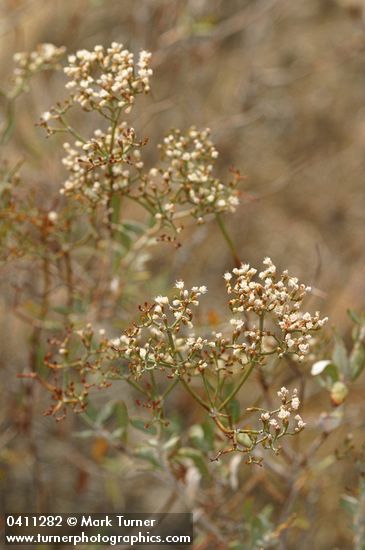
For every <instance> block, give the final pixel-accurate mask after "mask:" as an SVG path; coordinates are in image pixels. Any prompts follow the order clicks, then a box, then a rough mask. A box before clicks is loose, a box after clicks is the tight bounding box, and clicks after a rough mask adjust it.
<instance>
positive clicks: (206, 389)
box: [201, 371, 213, 407]
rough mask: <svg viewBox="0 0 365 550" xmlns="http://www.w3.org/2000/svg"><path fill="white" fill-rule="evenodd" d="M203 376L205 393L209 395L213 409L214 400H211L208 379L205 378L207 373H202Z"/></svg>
mask: <svg viewBox="0 0 365 550" xmlns="http://www.w3.org/2000/svg"><path fill="white" fill-rule="evenodd" d="M201 375H202V378H203V382H204V388H205V393H206V395H207V397H208V401H209V403H210V404H211V406H212V407H213V400H212V398H211V396H210V390H209V385H208V381H207V379H206V378H205V372H204V371H203V372H202V373H201Z"/></svg>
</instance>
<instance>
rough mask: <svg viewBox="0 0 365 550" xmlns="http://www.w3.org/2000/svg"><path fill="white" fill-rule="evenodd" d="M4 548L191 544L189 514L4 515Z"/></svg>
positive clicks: (190, 515)
mask: <svg viewBox="0 0 365 550" xmlns="http://www.w3.org/2000/svg"><path fill="white" fill-rule="evenodd" d="M4 523H5V544H6V545H39V544H53V545H60V546H61V545H66V544H67V545H71V546H74V547H77V546H84V545H93V544H103V545H106V546H108V545H109V546H117V545H118V546H129V547H131V546H136V547H137V545H151V546H152V545H168V544H170V545H172V546H174V545H179V546H190V545H192V544H193V518H192V514H138V513H136V514H129V513H128V514H127V513H125V514H123V513H120V514H108V513H107V514H87V513H85V514H6V515H5V522H4Z"/></svg>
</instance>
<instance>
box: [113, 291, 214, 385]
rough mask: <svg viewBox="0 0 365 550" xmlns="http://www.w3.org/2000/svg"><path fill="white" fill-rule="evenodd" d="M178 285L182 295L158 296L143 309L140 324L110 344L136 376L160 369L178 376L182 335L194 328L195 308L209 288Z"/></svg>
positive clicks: (182, 342) (183, 342)
mask: <svg viewBox="0 0 365 550" xmlns="http://www.w3.org/2000/svg"><path fill="white" fill-rule="evenodd" d="M175 286H176V289H177V290H178V294H177V295H176V296H174V298H173V299H172V300H169V298H168V297H167V296H157V297H156V298H155V300H154V303H153V304H151V305H148V304H145V306H144V307H141V308H140V309H141V311H142V318H141V321H140V323H138V324H135V325H134V326H133V327H132V328H131V329H129V330H127V331H125V332H124V333H123V334H122V336H120V337H119V338H116V339H113V340H111V341H110V346H111V349H113V350H114V351H116V352H117V356H119V357H122V358H127V359H128V363H129V368H130V370H131V371H132V372H133V373H134V375H135V376H136V377H139V376H141V374H142V373H143V372H144V371H146V370H151V369H154V368H156V367H159V368H161V369H163V370H168V371H170V374H174V373H175V372H176V371H177V370H178V367H179V365H181V363H182V357H181V353H182V351H183V348H184V347H185V339H184V338H181V335H180V334H179V333H180V332H181V330H182V329H183V327H188V328H192V327H193V324H192V317H193V314H192V310H191V307H192V306H198V305H199V300H198V298H199V297H200V296H201V295H202V294H205V293H206V292H207V288H206V287H205V286H200V287H193V288H192V289H191V290H187V289H185V288H184V287H185V285H184V283H183V281H177V283H176V285H175ZM146 332H147V334H146ZM179 336H180V337H179ZM185 366H186V365H185Z"/></svg>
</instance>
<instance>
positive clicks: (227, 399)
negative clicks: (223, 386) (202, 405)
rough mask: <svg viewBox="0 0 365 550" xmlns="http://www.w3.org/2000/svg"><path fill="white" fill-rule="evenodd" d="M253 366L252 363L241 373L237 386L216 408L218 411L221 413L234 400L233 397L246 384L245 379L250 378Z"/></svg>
mask: <svg viewBox="0 0 365 550" xmlns="http://www.w3.org/2000/svg"><path fill="white" fill-rule="evenodd" d="M254 366H255V363H252V364H251V365H250V367H249V368H248V369H247V370H246V371H245V372H244V373H243V375H242V377H241V379H240V380H239V382H238V384H237V386H236V387H235V388H234V389H233V390H232V391H231V393H230V394H229V395H228V396H227V397H226V399H225V400H224V401H223V403H221V404H220V405H219V407H218V411H221V410H222V409H224V407H225V406H226V405H228V403H229V402H230V401H231V400H232V399H233V398H234V396H235V395H236V394H237V393H238V392H239V391H240V389H241V388H242V386H243V384H244V383H245V382H246V380H247V378H248V377H249V376H250V374H251V372H252V371H253V368H254Z"/></svg>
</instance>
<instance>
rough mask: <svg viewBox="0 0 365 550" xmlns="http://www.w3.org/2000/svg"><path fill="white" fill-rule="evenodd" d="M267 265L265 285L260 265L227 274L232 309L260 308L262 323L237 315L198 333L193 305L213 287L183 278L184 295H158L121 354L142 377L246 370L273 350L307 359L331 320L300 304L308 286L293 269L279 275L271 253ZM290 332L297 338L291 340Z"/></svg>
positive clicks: (178, 285) (179, 286) (181, 292)
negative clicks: (156, 371)
mask: <svg viewBox="0 0 365 550" xmlns="http://www.w3.org/2000/svg"><path fill="white" fill-rule="evenodd" d="M264 264H265V266H266V269H265V270H264V271H263V272H262V273H260V274H259V278H260V279H261V280H263V284H262V283H260V282H255V281H254V280H253V277H254V275H255V274H256V270H255V269H253V268H251V267H250V266H248V265H243V266H242V267H241V268H238V269H234V270H233V274H231V273H226V274H225V276H224V278H225V280H226V283H227V289H228V293H229V294H234V295H235V297H234V298H233V299H231V300H230V307H231V309H232V310H233V311H234V312H239V313H247V312H250V311H253V312H255V313H256V314H257V315H259V317H260V323H259V326H256V325H252V326H250V325H249V319H245V321H243V320H242V319H236V318H234V319H231V321H230V327H231V328H230V330H227V334H225V335H224V334H223V333H222V332H215V331H213V332H212V334H210V335H206V336H198V335H196V334H194V332H193V329H194V324H193V315H192V311H191V305H198V297H199V296H200V295H201V294H204V293H205V292H206V290H207V289H206V287H204V286H201V287H193V288H192V289H191V291H188V290H186V289H185V288H184V283H183V282H182V281H178V282H177V283H176V288H177V289H178V290H179V295H178V296H175V298H174V299H173V300H172V301H170V300H169V299H168V297H167V296H157V297H156V298H155V303H154V304H152V305H146V306H145V307H144V308H142V309H141V311H142V317H141V320H140V321H139V322H138V323H137V324H135V325H133V327H132V328H131V329H130V330H127V331H126V332H125V334H124V335H123V336H122V338H121V340H120V342H121V343H123V344H125V346H122V347H120V346H117V348H118V349H117V351H118V357H120V358H124V359H127V362H128V363H129V364H130V366H131V369H132V371H133V372H135V373H137V374H138V376H139V375H140V374H141V373H142V372H143V371H144V370H146V369H152V368H161V369H163V370H164V369H166V368H167V369H170V370H171V373H172V374H174V373H175V374H177V373H179V372H180V373H183V372H189V374H192V375H193V374H198V373H199V372H201V371H202V370H204V369H206V368H209V369H211V370H214V371H219V370H221V369H224V370H225V371H226V372H228V371H230V372H233V371H232V369H233V368H235V369H236V370H237V369H238V370H242V369H244V368H246V366H247V365H248V364H252V362H255V363H263V362H264V361H265V358H266V356H268V355H273V354H276V355H278V356H279V357H282V356H283V355H284V354H285V353H291V354H292V353H295V354H296V356H297V358H298V359H299V360H302V359H303V357H304V355H305V353H307V351H308V348H307V347H304V346H303V342H305V343H306V344H307V342H308V341H309V339H310V338H311V333H312V332H313V331H316V330H319V329H320V328H321V327H322V326H323V324H324V322H325V321H326V319H322V320H320V319H319V315H318V313H316V314H315V315H314V316H310V314H309V313H304V314H302V313H301V312H300V311H299V307H300V305H301V303H302V301H303V298H304V296H305V294H306V292H307V290H308V287H305V286H304V285H302V284H299V283H298V281H297V279H295V278H292V277H289V275H288V274H287V272H284V273H283V274H282V275H281V276H280V278H279V279H277V277H276V268H275V266H274V265H273V263H272V262H271V260H269V259H268V258H267V259H266V260H264ZM234 277H236V279H235V282H234V284H233V282H232V281H233V279H234ZM265 316H267V317H265ZM264 317H265V322H264ZM268 317H271V322H270V320H269V318H268ZM309 317H310V318H309ZM288 319H289V321H288ZM272 320H273V321H274V323H272ZM267 323H269V326H266V325H267ZM183 326H184V327H186V328H187V329H190V333H185V332H184V333H182V331H181V329H182V328H183ZM288 335H290V338H291V339H292V341H293V343H292V344H291V343H290V345H289V344H288ZM114 344H115V343H114ZM308 347H309V346H308ZM114 348H115V346H114ZM141 350H142V351H141ZM280 397H281V398H282V399H283V404H284V405H285V403H286V401H287V394H286V393H285V389H282V390H281V394H280ZM290 403H291V409H293V410H296V409H297V408H298V406H299V399H298V396H297V395H296V393H295V395H294V394H293V397H292V399H291V401H290ZM284 405H283V406H284ZM285 411H287V408H285V407H284V409H283V411H281V412H280V414H279V418H282V419H284V416H285V414H287V413H285ZM283 415H284V416H283Z"/></svg>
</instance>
